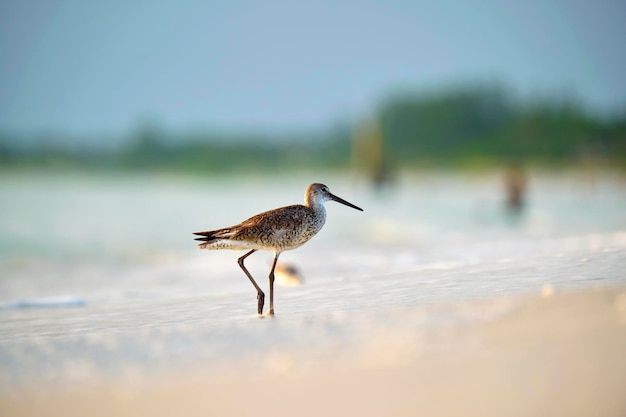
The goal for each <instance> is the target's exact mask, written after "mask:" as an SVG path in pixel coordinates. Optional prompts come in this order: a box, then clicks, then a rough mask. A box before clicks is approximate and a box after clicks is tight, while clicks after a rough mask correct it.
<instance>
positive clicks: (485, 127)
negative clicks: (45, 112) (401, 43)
mask: <svg viewBox="0 0 626 417" xmlns="http://www.w3.org/2000/svg"><path fill="white" fill-rule="evenodd" d="M268 139H269V140H268ZM88 142H89V143H90V144H91V145H90V146H81V141H80V140H74V141H64V140H63V139H62V137H60V135H59V134H55V135H54V136H53V137H46V136H42V137H40V138H38V139H37V140H31V141H30V143H31V146H23V145H20V140H19V139H17V138H15V137H13V136H12V135H10V134H8V133H6V132H5V133H0V164H1V165H2V166H3V167H39V168H57V167H59V168H79V169H112V170H154V169H161V170H172V171H190V172H215V173H218V172H228V171H237V172H241V171H258V170H274V169H280V168H284V169H291V168H294V167H299V168H304V169H306V168H311V169H316V168H321V167H331V168H338V169H341V168H346V167H349V166H353V167H355V166H357V167H358V166H361V167H362V166H364V165H365V166H373V168H372V169H373V170H382V168H381V167H383V166H389V165H391V164H392V161H393V165H394V166H395V167H398V166H404V167H407V166H408V167H411V166H418V165H421V164H429V163H436V164H447V165H450V166H454V165H459V164H461V165H462V164H466V163H468V161H482V162H483V163H489V162H490V161H491V162H493V163H498V161H501V160H503V159H504V160H524V161H529V162H539V163H541V162H544V163H547V164H552V163H557V162H558V163H560V162H577V161H599V162H602V163H604V162H611V163H614V164H617V165H620V166H622V167H624V166H626V114H622V115H620V116H616V117H612V118H608V117H604V118H603V117H600V116H597V115H592V114H590V113H588V112H586V111H585V110H584V108H583V106H581V105H580V104H578V103H576V102H573V101H572V100H543V101H537V102H531V103H524V104H520V103H516V102H515V100H514V99H513V98H512V95H511V94H510V93H509V92H508V91H507V90H506V89H504V88H501V87H499V86H494V85H481V86H478V85H474V86H469V87H458V88H452V89H447V90H444V91H438V92H434V93H431V94H418V93H400V94H395V95H391V96H390V97H389V98H388V99H387V100H385V101H384V102H383V103H382V105H381V106H380V107H379V111H378V114H376V115H374V116H373V118H370V119H369V120H365V121H363V122H362V123H360V124H356V125H354V126H347V125H346V126H343V125H342V126H338V127H334V128H331V129H328V130H327V131H324V132H317V133H301V134H298V135H296V136H290V137H286V135H284V134H282V135H281V137H279V138H276V137H273V135H271V134H268V133H267V132H264V133H260V132H259V133H254V132H252V133H247V134H245V135H243V134H234V133H232V134H224V133H211V132H193V133H186V134H183V133H179V134H172V133H167V132H165V131H164V130H163V129H160V128H158V127H156V125H144V126H141V127H140V128H139V129H138V130H137V131H136V132H135V133H134V134H132V135H130V136H129V137H127V138H124V139H123V140H122V139H120V140H117V142H116V143H118V145H117V146H99V145H97V141H94V140H90V141H88ZM94 143H96V145H94ZM370 148H371V149H370ZM359 159H364V161H361V162H360V163H359V161H358V160H359ZM377 159H378V161H377ZM355 160H356V162H355ZM381 161H382V162H381ZM376 175H378V174H376Z"/></svg>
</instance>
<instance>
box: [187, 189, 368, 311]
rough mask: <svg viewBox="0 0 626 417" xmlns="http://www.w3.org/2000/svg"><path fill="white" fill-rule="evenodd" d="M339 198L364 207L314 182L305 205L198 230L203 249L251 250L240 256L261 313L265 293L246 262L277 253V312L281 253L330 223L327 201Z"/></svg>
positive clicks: (307, 191)
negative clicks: (262, 252) (256, 255)
mask: <svg viewBox="0 0 626 417" xmlns="http://www.w3.org/2000/svg"><path fill="white" fill-rule="evenodd" d="M328 200H333V201H337V202H339V203H342V204H345V205H347V206H349V207H352V208H354V209H357V210H361V211H363V210H362V209H361V208H359V207H357V206H355V205H353V204H351V203H348V202H347V201H345V200H343V199H341V198H339V197H337V196H336V195H334V194H332V193H331V192H330V191H329V190H328V187H326V186H325V185H323V184H318V183H314V184H311V185H309V186H308V187H307V189H306V191H305V194H304V205H300V204H296V205H292V206H286V207H281V208H277V209H274V210H269V211H266V212H263V213H260V214H257V215H256V216H253V217H250V218H249V219H247V220H244V221H243V222H241V223H239V224H237V225H235V226H231V227H225V228H223V229H217V230H211V231H206V232H195V233H194V234H195V235H197V236H200V237H197V238H196V240H197V241H200V242H202V243H200V244H198V247H199V248H200V249H209V250H217V249H233V250H245V249H248V250H249V252H248V253H246V254H245V255H244V256H242V257H241V258H239V260H238V262H239V266H240V267H241V269H242V270H243V271H244V273H245V274H246V276H247V277H248V278H249V279H250V281H251V282H252V284H253V285H254V287H255V289H256V290H257V299H258V313H259V314H261V313H262V312H263V304H264V298H265V294H264V293H263V291H262V290H261V288H260V287H259V286H258V285H257V283H256V282H255V281H254V279H253V278H252V275H250V273H249V272H248V270H247V269H246V267H245V265H244V263H243V261H244V259H245V258H246V257H248V256H249V255H251V254H252V253H254V252H255V251H257V250H270V251H273V252H274V262H273V265H272V269H271V270H270V276H269V279H270V310H269V314H272V315H273V314H274V269H275V267H276V262H277V261H278V256H279V255H280V253H281V252H284V251H286V250H291V249H295V248H298V247H300V246H302V245H304V244H305V243H306V242H308V241H309V240H310V239H311V238H312V237H313V236H315V235H316V234H317V232H319V231H320V230H321V229H322V226H324V223H325V222H326V209H325V208H324V202H326V201H328Z"/></svg>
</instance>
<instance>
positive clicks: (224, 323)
mask: <svg viewBox="0 0 626 417" xmlns="http://www.w3.org/2000/svg"><path fill="white" fill-rule="evenodd" d="M312 181H320V182H324V183H326V184H327V185H329V186H330V188H331V191H333V192H334V193H335V194H337V195H339V196H340V197H342V198H344V199H346V200H348V201H350V202H352V203H354V204H356V205H358V206H360V207H362V208H364V209H365V211H364V212H358V211H355V210H352V209H350V208H348V207H345V206H342V205H339V204H336V203H332V202H329V203H327V205H326V206H327V211H328V219H327V223H326V225H325V227H324V229H323V230H322V231H321V232H320V234H319V235H318V236H316V237H315V238H314V239H313V240H311V241H310V242H309V243H307V244H306V245H305V246H303V247H302V248H299V249H297V250H295V251H291V252H285V253H284V254H282V255H281V259H280V260H281V261H282V262H286V263H289V264H292V265H295V266H296V267H297V268H298V269H299V270H300V271H301V274H302V275H303V277H304V284H303V285H301V286H297V287H288V288H287V287H278V288H277V289H276V310H277V314H278V316H279V319H278V320H274V324H271V325H269V324H268V322H271V321H272V320H261V322H262V323H263V324H259V323H260V322H259V321H258V320H256V319H255V318H254V317H255V314H254V313H255V311H256V299H255V296H256V294H255V292H254V290H253V288H252V286H251V285H250V283H249V282H248V280H247V279H246V278H245V276H244V275H243V273H242V272H241V270H240V269H239V267H238V266H237V263H236V259H237V257H238V256H241V253H240V252H231V251H199V250H197V249H196V248H195V244H194V241H193V238H192V235H191V232H194V231H199V230H210V229H214V228H219V227H224V226H228V225H231V224H235V223H238V222H239V221H241V220H243V219H245V218H247V217H249V216H251V215H253V214H256V213H258V212H261V211H264V210H267V209H270V208H274V207H278V206H282V205H287V204H293V203H298V202H300V201H301V200H302V195H303V192H304V188H305V187H306V185H308V183H309V182H312ZM529 183H530V188H529V194H528V198H527V204H526V207H525V208H524V210H523V211H522V212H521V213H517V214H515V213H510V212H507V210H506V209H505V208H504V206H503V204H502V190H501V188H502V187H501V183H500V178H499V177H498V175H497V174H492V175H490V174H483V175H476V176H467V175H460V174H459V175H457V174H448V173H428V174H419V175H418V174H414V175H407V176H405V177H402V179H401V180H400V181H399V182H398V183H397V184H395V186H394V187H393V188H391V189H388V190H384V192H382V193H376V192H373V191H372V190H371V189H370V188H369V187H368V185H367V184H366V183H364V182H362V181H356V180H354V179H351V178H344V177H340V176H338V175H322V176H317V177H314V176H305V175H298V176H293V177H288V178H285V177H264V178H257V179H253V178H229V179H206V180H204V179H198V178H195V179H190V178H185V177H172V176H160V175H158V176H104V175H102V176H86V177H85V176H81V177H74V176H69V175H52V176H49V175H45V176H44V175H35V174H20V175H16V174H9V173H7V172H4V173H2V174H1V178H0V229H1V230H2V234H1V235H0V275H1V278H0V316H2V320H1V321H0V366H1V367H2V368H4V370H5V371H7V372H5V373H4V375H5V376H4V377H3V378H5V380H4V381H0V382H4V385H7V384H11V383H14V382H15V380H16V379H20V378H23V377H25V375H26V376H28V375H31V376H33V375H37V378H44V376H45V375H47V377H45V378H49V379H51V380H54V378H56V377H58V375H59V374H60V375H64V376H68V375H69V376H70V377H76V378H78V379H80V377H81V376H84V375H92V374H94V373H98V372H103V371H104V370H106V369H109V370H111V369H113V371H110V372H118V371H120V369H127V368H128V366H130V365H132V366H138V367H140V368H141V369H144V370H145V369H146V368H150V367H153V366H154V364H155V362H158V363H166V364H167V363H170V362H171V361H173V360H174V359H173V357H177V358H178V359H176V360H182V358H181V356H183V357H187V359H188V360H189V361H191V362H193V361H194V360H200V359H202V360H220V358H222V359H223V357H224V356H229V355H230V356H232V355H249V354H252V352H257V351H258V350H259V349H260V350H261V352H263V351H265V352H266V353H268V352H270V351H272V350H273V347H272V346H274V343H276V341H277V340H278V341H280V343H281V346H282V347H283V349H289V348H290V347H291V348H293V349H297V348H298V347H300V346H309V347H310V346H317V347H318V348H320V349H322V350H324V349H328V350H333V349H339V350H341V349H342V348H343V349H344V350H345V349H348V348H349V347H350V346H353V345H355V344H358V343H359V340H361V339H362V338H363V337H364V336H365V335H367V334H371V332H372V331H374V332H381V333H384V334H385V337H386V338H388V337H389V334H394V335H396V337H398V338H400V339H402V338H415V337H417V336H416V335H419V334H422V333H423V332H424V331H427V330H428V329H432V328H439V327H441V326H446V325H451V324H452V325H458V324H459V323H461V324H462V323H467V322H472V321H476V320H488V319H490V318H493V317H498V316H499V315H501V314H506V313H507V312H508V311H509V310H510V308H512V307H511V306H512V304H511V303H509V302H508V301H506V298H501V297H500V298H498V297H495V296H502V295H504V296H513V295H517V294H524V293H531V294H532V293H539V292H540V291H542V289H543V290H546V288H548V290H550V291H553V290H556V291H559V290H564V289H574V288H585V287H593V286H599V285H601V286H609V285H614V284H624V283H626V275H625V274H624V273H623V271H624V270H626V187H624V182H623V179H621V178H619V177H616V176H612V175H609V174H593V175H592V176H588V177H585V178H582V177H581V176H578V175H569V176H568V175H555V174H551V175H548V174H535V175H531V176H530V178H529ZM271 257H272V255H271V254H270V253H267V252H260V253H257V254H254V255H253V256H251V257H250V258H248V260H247V261H246V263H247V265H248V267H249V269H250V271H251V273H252V274H253V275H254V276H255V277H256V278H257V281H258V282H259V284H261V286H262V287H264V288H266V287H267V282H266V281H267V278H266V276H267V273H268V269H269V263H270V261H271ZM471 299H490V300H493V301H491V302H489V303H486V304H484V305H483V307H481V308H476V307H474V308H471V309H468V308H466V306H465V305H464V304H463V303H464V302H465V301H467V300H471ZM442 302H454V303H461V304H455V305H456V306H457V307H454V308H450V309H447V310H445V311H442V310H439V309H437V308H434V307H432V306H435V305H437V304H438V303H442ZM407 309H408V310H407ZM347 315H348V316H347ZM347 317H350V318H347ZM268 326H271V327H270V328H269V330H268ZM465 348H466V347H465ZM268 354H269V353H268ZM165 358H168V359H165ZM115 364H117V365H118V366H117V367H116V366H114V365H115ZM129 364H130V365H129ZM18 369H19V370H20V371H19V372H18V371H17V370H18ZM42 370H44V371H45V372H43V373H42ZM107 372H109V371H107ZM42 375H44V376H42ZM45 378H44V379H45Z"/></svg>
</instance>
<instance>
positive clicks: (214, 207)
mask: <svg viewBox="0 0 626 417" xmlns="http://www.w3.org/2000/svg"><path fill="white" fill-rule="evenodd" d="M625 17H626V3H621V2H615V1H608V0H599V1H595V2H589V1H571V0H568V1H565V0H541V1H538V0H530V1H524V2H518V3H517V4H511V3H508V2H505V3H503V2H499V1H495V0H493V1H492V0H478V1H471V2H466V1H458V0H444V1H438V2H424V1H395V2H391V3H389V2H388V3H384V4H383V3H382V2H373V1H362V0H359V1H356V0H339V1H337V0H334V1H324V0H322V1H316V2H308V3H302V2H292V1H263V2H245V1H240V0H233V1H192V0H180V1H176V2H163V1H154V0H151V1H134V2H127V1H117V0H114V1H108V2H84V1H74V0H45V1H43V0H26V1H3V2H1V3H0V230H1V234H0V303H1V304H0V307H2V308H4V310H3V314H4V319H3V320H0V321H2V323H3V324H2V326H4V327H3V328H2V332H4V333H2V334H3V335H4V336H3V337H5V338H8V339H15V340H21V339H20V337H22V336H23V335H24V334H26V333H28V334H31V335H32V334H33V332H35V333H36V332H37V331H39V330H37V329H43V328H49V327H50V326H58V327H57V329H58V332H59V333H60V334H63V332H67V331H68V328H72V326H74V325H76V324H75V322H74V321H73V320H79V321H80V323H81V324H80V325H76V326H78V327H79V329H96V328H97V329H102V328H110V327H115V326H117V325H120V326H122V327H124V326H131V328H132V326H133V324H128V322H127V321H126V320H130V321H131V322H132V321H133V320H136V323H135V324H136V325H140V324H141V323H142V320H144V319H145V317H143V316H141V314H137V313H138V312H137V311H136V310H133V309H132V307H125V308H131V310H129V311H127V312H128V314H125V315H124V319H123V320H122V319H120V320H119V321H116V320H115V318H119V315H120V314H122V313H121V312H124V311H126V310H123V308H122V307H121V305H123V304H126V305H128V304H131V305H132V304H133V303H135V304H136V303H148V304H149V305H151V306H152V307H146V308H145V309H144V307H145V306H146V305H145V304H142V305H143V306H144V307H142V309H141V310H142V311H144V310H145V311H152V313H153V316H152V317H150V320H149V321H150V322H152V323H157V324H158V323H160V322H161V321H162V322H163V323H170V324H171V323H172V320H174V321H175V322H176V320H178V322H180V323H183V322H185V320H208V319H210V318H211V317H213V318H215V317H222V318H223V317H229V318H231V317H240V318H241V317H245V318H246V319H247V318H249V317H250V315H252V314H253V313H254V311H255V306H256V301H255V300H254V296H255V294H254V293H253V291H252V288H251V287H250V285H249V282H248V281H247V280H246V279H245V277H244V276H243V274H242V273H241V271H240V270H239V268H238V267H237V265H236V262H235V259H236V258H237V257H238V256H240V254H236V253H232V252H212V253H207V252H200V251H198V250H197V249H196V248H195V242H194V241H193V240H192V235H191V233H192V232H195V231H200V230H210V229H215V228H220V227H225V226H228V225H232V224H235V223H238V222H240V221H241V220H243V219H245V218H247V217H249V216H251V215H253V214H256V213H258V212H261V211H264V210H267V209H270V208H274V207H278V206H282V205H287V204H293V203H299V202H301V201H302V194H303V192H304V189H305V187H306V186H307V185H308V184H309V183H312V182H323V183H326V184H327V185H329V187H330V189H331V191H333V192H334V193H336V194H337V195H339V196H341V197H342V198H345V199H346V200H348V201H350V202H352V203H354V204H356V205H358V206H360V207H363V208H364V209H365V212H364V213H360V212H356V211H353V210H350V209H347V208H345V207H342V206H339V205H333V204H332V203H329V204H327V206H328V211H329V215H328V221H327V225H326V227H325V229H324V230H323V231H322V232H321V233H320V235H319V236H317V237H316V238H315V239H313V240H312V241H311V242H309V243H308V244H307V245H306V246H304V247H303V248H300V249H299V250H297V251H293V252H288V253H285V254H284V255H282V257H281V260H282V261H285V262H286V263H288V264H290V265H292V266H293V265H295V266H296V267H297V269H298V270H299V271H300V274H301V275H302V276H303V277H304V281H303V282H304V283H305V285H302V286H300V287H296V288H295V289H284V290H281V293H280V294H279V295H278V296H277V300H278V301H277V311H278V312H279V313H280V312H282V311H288V312H289V314H291V315H294V314H298V313H302V314H311V312H315V311H317V312H321V311H328V310H331V311H332V310H333V309H335V310H336V309H339V310H341V309H365V310H368V309H373V308H380V307H381V306H385V305H386V306H393V307H398V306H403V305H404V306H414V305H416V304H419V303H421V302H424V301H442V300H449V299H457V300H458V299H465V298H468V297H486V296H490V295H494V294H501V293H507V294H508V293H514V292H519V291H530V292H534V291H539V290H540V289H541V288H543V287H544V286H545V285H549V286H550V285H551V286H555V287H557V288H558V287H559V286H563V287H568V288H569V287H573V286H584V285H595V284H597V283H602V284H606V283H615V282H621V283H623V282H624V277H623V272H622V271H623V270H624V267H626V266H625V265H624V256H623V253H624V247H626V237H625V235H624V230H626V210H624V209H625V208H626V191H625V190H626V187H624V175H623V172H624V168H625V167H626V77H624V74H626V54H625V53H624V52H626V51H625V50H624V40H625V39H626V25H624V18H625ZM594 256H595V257H597V260H600V261H601V262H591V261H589V260H590V259H592V260H593V259H594V258H593V257H594ZM270 259H271V255H270V254H267V253H266V254H265V255H255V256H253V257H251V258H250V260H249V261H246V262H249V263H250V269H251V271H252V273H253V275H255V276H258V277H260V278H259V282H260V283H262V284H263V285H266V284H267V283H266V282H265V281H266V279H265V278H264V277H265V276H266V274H267V270H268V268H269V263H268V262H269V260H270ZM585 268H587V269H585ZM589 268H591V269H589ZM286 269H289V268H286ZM381 277H385V279H384V280H381V279H379V278H381ZM549 288H551V287H549ZM372 289H375V291H373V290H372ZM176 297H178V298H181V297H182V298H186V299H187V302H186V303H182V302H181V303H177V302H176V303H172V305H177V306H178V307H171V306H172V305H170V307H171V308H175V310H174V312H175V314H169V313H171V310H168V309H166V310H160V309H161V308H163V304H159V303H165V302H167V300H171V299H173V298H176ZM194 297H195V298H194ZM194 300H195V301H194ZM150 303H153V304H150ZM154 303H156V304H154ZM194 303H195V304H194ZM59 305H60V306H67V307H76V306H78V307H87V308H84V309H82V310H81V314H82V316H81V318H80V319H78V318H72V319H70V320H69V321H63V320H61V319H58V320H56V321H54V323H51V322H50V323H46V326H40V325H41V322H40V321H37V320H41V317H35V316H36V315H37V313H35V314H33V313H31V312H22V310H23V307H33V306H38V307H49V306H59ZM190 305H194V306H195V308H194V309H191V308H188V307H186V306H190ZM92 307H93V308H96V307H97V308H99V309H100V310H91V308H92ZM170 307H168V308H170ZM103 309H104V310H103ZM5 310H6V311H5ZM160 311H162V312H163V314H161V313H160ZM30 314H33V315H30ZM107 314H112V315H113V317H114V319H112V320H105V319H106V318H107V317H110V316H107ZM142 317H143V318H142ZM199 317H201V318H199ZM66 318H67V317H66ZM29 319H32V320H34V321H32V322H28V320H29ZM103 320H105V321H103ZM160 320H161V321H160ZM28 323H31V324H32V326H30V327H29V325H28ZM124 328H127V327H124ZM78 331H79V333H80V330H78ZM24 332H26V333H24ZM29 332H30V333H29ZM207 334H208V333H207ZM20 335H22V336H20ZM206 337H210V336H209V335H207V336H206ZM259 337H260V338H261V337H262V336H261V335H259ZM234 339H235V340H238V339H237V337H235V338H234ZM214 342H215V341H213V340H212V339H211V340H209V342H208V343H209V344H211V343H214ZM59 343H60V342H59ZM216 343H217V342H216ZM219 343H223V344H225V345H226V348H225V349H224V351H228V350H229V349H228V348H230V347H232V346H234V345H235V342H232V343H231V342H229V340H228V339H226V340H221V341H219ZM122 345H123V344H122ZM120 349H122V350H123V347H122V348H120ZM137 350H138V351H141V350H142V349H139V348H138V349H137ZM62 351H63V349H59V350H58V352H62ZM69 352H71V353H72V354H73V355H76V354H78V352H75V351H74V350H72V349H69ZM0 353H1V352H0ZM58 354H61V353H58ZM81 354H82V353H81ZM2 355H3V354H0V360H3V361H4V362H2V363H3V364H4V365H5V366H7V367H9V365H7V364H9V363H13V364H15V363H18V364H20V361H19V360H17V359H15V358H16V356H11V355H12V354H9V353H6V354H4V356H2ZM87 355H88V353H87ZM71 356H72V355H69V356H68V360H70V359H71ZM48 357H49V356H46V354H45V352H44V353H41V356H40V359H41V361H42V362H45V361H46V359H45V358H48ZM11 361H12V362H11ZM16 361H17V362H16ZM33 363H39V362H36V361H35V362H33ZM59 363H62V361H61V362H59ZM21 365H24V363H21ZM40 365H41V364H40V363H39V365H38V366H37V367H33V368H32V369H33V373H34V374H36V372H38V369H39V368H40V367H41V366H40ZM48 365H50V364H48ZM55 366H61V365H55ZM15 369H21V371H22V373H24V372H25V371H24V366H22V367H21V368H19V366H18V367H17V368H15Z"/></svg>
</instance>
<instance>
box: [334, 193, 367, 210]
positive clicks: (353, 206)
mask: <svg viewBox="0 0 626 417" xmlns="http://www.w3.org/2000/svg"><path fill="white" fill-rule="evenodd" d="M328 197H330V199H331V200H333V201H336V202H338V203H341V204H343V205H346V206H348V207H352V208H353V209H356V210H359V211H363V209H362V208H361V207H357V206H355V205H354V204H352V203H348V202H347V201H346V200H344V199H343V198H339V197H337V196H336V195H335V194H331V193H328Z"/></svg>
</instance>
